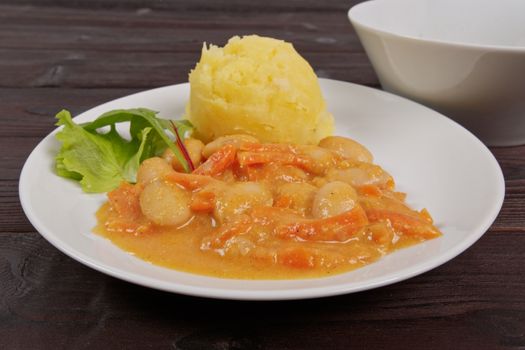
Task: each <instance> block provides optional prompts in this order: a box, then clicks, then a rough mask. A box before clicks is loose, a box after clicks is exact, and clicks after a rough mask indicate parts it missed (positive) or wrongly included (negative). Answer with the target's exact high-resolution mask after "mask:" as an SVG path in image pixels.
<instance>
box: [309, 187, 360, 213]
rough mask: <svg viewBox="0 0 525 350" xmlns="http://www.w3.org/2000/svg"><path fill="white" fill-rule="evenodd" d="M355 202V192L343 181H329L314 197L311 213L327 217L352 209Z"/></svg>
mask: <svg viewBox="0 0 525 350" xmlns="http://www.w3.org/2000/svg"><path fill="white" fill-rule="evenodd" d="M356 203H357V193H356V191H355V190H354V188H353V187H352V186H350V185H349V184H347V183H345V182H341V181H334V182H329V183H327V184H326V185H324V186H323V187H321V188H320V189H319V190H318V191H317V194H316V195H315V197H314V201H313V205H312V215H313V216H314V217H316V218H327V217H330V216H335V215H339V214H342V213H344V212H347V211H349V210H352V208H354V206H355V205H356Z"/></svg>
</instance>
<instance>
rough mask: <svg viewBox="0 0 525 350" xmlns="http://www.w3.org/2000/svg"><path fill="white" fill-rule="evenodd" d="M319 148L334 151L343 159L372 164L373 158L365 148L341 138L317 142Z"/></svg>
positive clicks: (335, 137) (333, 137) (326, 138)
mask: <svg viewBox="0 0 525 350" xmlns="http://www.w3.org/2000/svg"><path fill="white" fill-rule="evenodd" d="M319 146H320V147H323V148H326V149H329V150H331V151H334V152H335V153H337V154H338V155H340V156H341V157H343V158H346V159H349V160H357V161H360V162H367V163H372V161H373V160H374V157H373V156H372V153H370V151H369V150H368V149H366V147H365V146H363V145H362V144H360V143H359V142H357V141H354V140H352V139H349V138H346V137H342V136H328V137H325V138H324V139H322V140H321V141H320V142H319Z"/></svg>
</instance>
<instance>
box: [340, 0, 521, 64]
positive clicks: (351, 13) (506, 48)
mask: <svg viewBox="0 0 525 350" xmlns="http://www.w3.org/2000/svg"><path fill="white" fill-rule="evenodd" d="M387 1H390V2H392V1H394V0H366V1H363V2H361V3H359V4H356V5H354V6H352V7H351V8H350V9H349V10H348V13H347V16H348V19H349V20H350V23H352V25H353V26H354V27H355V28H356V29H357V27H362V28H364V29H366V30H369V31H372V32H375V33H376V34H380V35H383V36H387V37H391V38H396V39H400V40H405V41H410V42H413V43H420V44H423V43H427V44H433V45H437V46H448V47H454V48H462V49H469V50H485V51H489V50H492V51H503V52H508V53H519V54H523V53H525V46H510V45H491V44H474V43H468V42H456V41H447V40H439V39H423V38H418V37H415V36H411V35H405V34H399V33H395V32H391V31H387V30H384V29H378V28H376V27H374V26H371V25H368V24H364V23H363V21H360V20H358V19H356V12H357V11H359V9H360V8H362V7H366V6H370V5H372V4H373V3H384V2H387ZM401 1H403V0H401ZM401 1H398V2H401Z"/></svg>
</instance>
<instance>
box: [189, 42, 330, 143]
mask: <svg viewBox="0 0 525 350" xmlns="http://www.w3.org/2000/svg"><path fill="white" fill-rule="evenodd" d="M189 81H190V86H191V92H190V101H189V103H188V105H187V108H186V109H187V110H186V114H187V115H186V117H187V118H188V119H189V120H190V121H191V122H192V123H193V125H194V126H195V128H196V130H197V134H198V136H199V137H200V138H202V139H203V141H205V142H209V141H210V140H212V139H214V138H216V137H218V136H223V135H231V134H241V133H242V134H249V135H253V136H255V137H257V138H258V139H259V140H261V141H262V142H288V143H301V144H316V143H317V142H319V140H320V139H322V138H324V137H326V136H328V135H330V134H331V133H332V131H333V118H332V116H331V114H329V113H328V112H327V111H326V104H325V101H324V99H323V96H322V94H321V89H320V88H319V83H318V81H317V76H316V75H315V73H314V71H313V69H312V67H310V65H309V64H308V62H306V60H305V59H304V58H302V57H301V56H300V55H299V54H298V53H297V51H295V49H294V48H293V46H292V44H290V43H287V42H285V41H282V40H277V39H272V38H265V37H259V36H257V35H250V36H244V37H242V38H240V37H237V36H236V37H233V38H231V39H230V40H229V41H228V43H227V44H226V46H224V47H223V48H221V47H217V46H214V45H210V46H209V47H206V45H204V47H203V49H202V56H201V59H200V61H199V63H197V66H196V67H195V69H194V70H193V71H192V72H191V73H190V76H189Z"/></svg>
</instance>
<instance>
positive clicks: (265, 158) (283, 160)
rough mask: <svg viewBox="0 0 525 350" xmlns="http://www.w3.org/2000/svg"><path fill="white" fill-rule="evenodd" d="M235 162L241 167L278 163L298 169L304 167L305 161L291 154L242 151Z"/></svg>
mask: <svg viewBox="0 0 525 350" xmlns="http://www.w3.org/2000/svg"><path fill="white" fill-rule="evenodd" d="M237 160H238V162H239V164H240V165H241V166H248V165H255V164H266V163H279V164H285V165H295V166H298V167H305V165H307V163H308V161H307V159H305V158H303V157H300V156H298V155H296V154H293V153H284V152H250V151H243V152H239V153H238V154H237Z"/></svg>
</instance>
